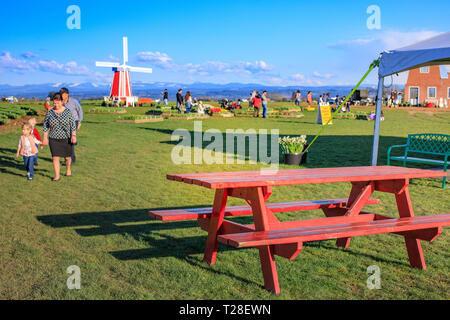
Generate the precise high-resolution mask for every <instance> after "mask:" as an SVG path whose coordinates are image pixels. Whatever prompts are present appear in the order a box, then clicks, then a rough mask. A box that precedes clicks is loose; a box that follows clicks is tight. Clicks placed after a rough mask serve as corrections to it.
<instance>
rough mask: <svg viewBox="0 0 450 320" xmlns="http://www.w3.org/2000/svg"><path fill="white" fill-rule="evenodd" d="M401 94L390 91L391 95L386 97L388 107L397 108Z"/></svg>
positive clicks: (400, 100)
mask: <svg viewBox="0 0 450 320" xmlns="http://www.w3.org/2000/svg"><path fill="white" fill-rule="evenodd" d="M402 99H403V97H402V93H401V92H397V90H391V94H390V95H389V96H388V107H389V108H392V107H394V108H398V105H399V104H400V102H402Z"/></svg>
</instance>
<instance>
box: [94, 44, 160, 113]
mask: <svg viewBox="0 0 450 320" xmlns="http://www.w3.org/2000/svg"><path fill="white" fill-rule="evenodd" d="M127 62H128V38H127V37H123V64H119V63H118V62H98V61H97V62H95V66H97V67H108V68H112V71H114V78H113V82H112V85H111V92H110V97H112V98H113V99H117V100H118V101H125V102H126V105H127V106H128V105H129V104H132V105H133V106H134V103H135V102H137V100H138V98H137V97H133V94H132V92H131V82H130V71H134V72H144V73H152V69H151V68H138V67H131V66H129V65H127Z"/></svg>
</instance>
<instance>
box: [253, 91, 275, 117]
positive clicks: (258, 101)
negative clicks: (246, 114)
mask: <svg viewBox="0 0 450 320" xmlns="http://www.w3.org/2000/svg"><path fill="white" fill-rule="evenodd" d="M269 101H270V99H269V98H268V97H267V91H266V90H264V91H263V93H262V94H260V93H259V92H258V91H256V90H253V91H252V92H251V93H250V99H249V100H248V107H249V108H252V107H253V117H254V118H258V117H259V113H260V109H261V108H262V117H263V118H264V119H265V118H267V105H268V102H269Z"/></svg>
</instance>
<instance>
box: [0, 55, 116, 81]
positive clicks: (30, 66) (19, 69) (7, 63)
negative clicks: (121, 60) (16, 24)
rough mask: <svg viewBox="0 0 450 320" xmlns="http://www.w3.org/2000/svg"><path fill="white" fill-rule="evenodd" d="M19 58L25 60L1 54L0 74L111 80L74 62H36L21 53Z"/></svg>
mask: <svg viewBox="0 0 450 320" xmlns="http://www.w3.org/2000/svg"><path fill="white" fill-rule="evenodd" d="M21 56H22V57H25V58H26V59H20V58H17V57H14V56H12V55H11V53H10V52H8V51H4V52H1V53H0V72H3V71H9V72H14V73H21V74H25V73H29V72H39V71H40V72H49V73H54V74H58V75H65V76H85V77H87V78H88V79H91V80H97V81H109V80H110V79H111V75H108V76H106V75H104V74H102V73H99V72H95V71H92V70H91V69H89V68H88V67H86V66H84V65H78V63H76V62H75V61H69V62H65V63H60V62H57V61H55V60H45V59H38V60H36V58H38V57H39V56H38V55H35V54H33V53H31V52H25V53H22V54H21ZM31 60H33V61H31Z"/></svg>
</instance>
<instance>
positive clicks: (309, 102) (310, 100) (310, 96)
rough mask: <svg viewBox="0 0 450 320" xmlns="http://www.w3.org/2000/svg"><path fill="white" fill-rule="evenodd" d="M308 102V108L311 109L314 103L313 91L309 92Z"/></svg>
mask: <svg viewBox="0 0 450 320" xmlns="http://www.w3.org/2000/svg"><path fill="white" fill-rule="evenodd" d="M306 101H307V102H308V108H311V103H312V94H311V91H308V96H307V97H306Z"/></svg>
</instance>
